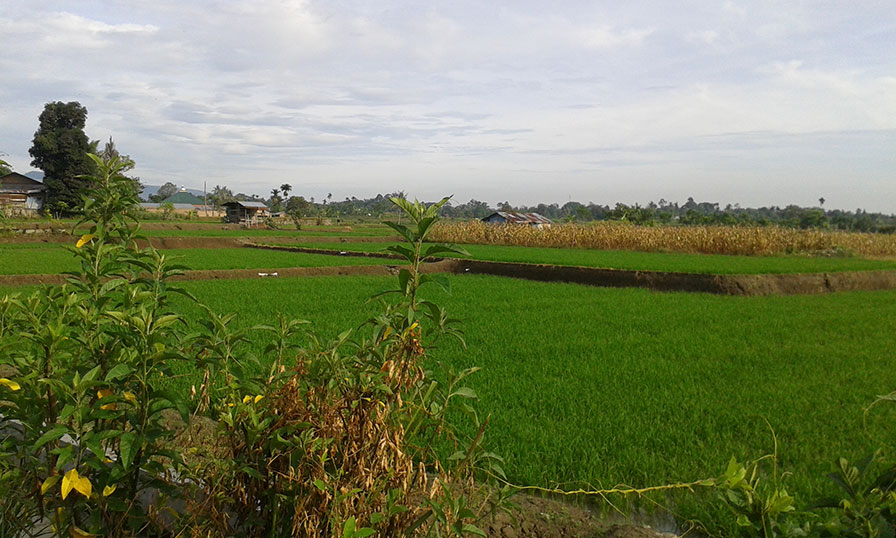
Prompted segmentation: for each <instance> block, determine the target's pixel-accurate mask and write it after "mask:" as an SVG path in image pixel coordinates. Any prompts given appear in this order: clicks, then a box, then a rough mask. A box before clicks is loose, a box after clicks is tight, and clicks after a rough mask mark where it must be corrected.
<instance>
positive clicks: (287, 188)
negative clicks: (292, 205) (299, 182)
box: [280, 183, 292, 200]
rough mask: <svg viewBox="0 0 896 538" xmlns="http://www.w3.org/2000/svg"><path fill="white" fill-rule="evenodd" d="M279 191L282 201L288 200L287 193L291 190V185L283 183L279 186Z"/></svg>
mask: <svg viewBox="0 0 896 538" xmlns="http://www.w3.org/2000/svg"><path fill="white" fill-rule="evenodd" d="M280 190H281V191H282V192H283V199H284V200H289V191H291V190H292V185H290V184H289V183H284V184H283V185H280Z"/></svg>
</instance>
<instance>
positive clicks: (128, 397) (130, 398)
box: [121, 391, 137, 405]
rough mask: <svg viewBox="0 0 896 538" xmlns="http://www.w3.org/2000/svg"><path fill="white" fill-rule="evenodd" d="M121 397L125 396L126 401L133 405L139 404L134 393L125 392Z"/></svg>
mask: <svg viewBox="0 0 896 538" xmlns="http://www.w3.org/2000/svg"><path fill="white" fill-rule="evenodd" d="M121 395H122V396H124V399H125V400H127V401H129V402H131V403H132V404H134V405H136V404H137V397H136V396H134V393H133V392H128V391H124V392H123V393H121Z"/></svg>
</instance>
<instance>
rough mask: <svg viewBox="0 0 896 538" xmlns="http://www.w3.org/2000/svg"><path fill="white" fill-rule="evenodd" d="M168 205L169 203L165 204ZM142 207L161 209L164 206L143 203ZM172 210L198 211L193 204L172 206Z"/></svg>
mask: <svg viewBox="0 0 896 538" xmlns="http://www.w3.org/2000/svg"><path fill="white" fill-rule="evenodd" d="M165 203H166V204H167V203H168V202H165ZM140 207H142V208H143V209H159V208H161V207H162V204H153V203H148V202H143V203H141V204H140ZM171 208H172V209H196V206H195V205H193V204H171Z"/></svg>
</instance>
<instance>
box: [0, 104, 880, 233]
mask: <svg viewBox="0 0 896 538" xmlns="http://www.w3.org/2000/svg"><path fill="white" fill-rule="evenodd" d="M86 122H87V109H86V108H85V107H83V106H82V105H81V104H80V103H78V102H77V101H73V102H70V103H63V102H58V101H57V102H52V103H47V104H46V105H45V106H44V110H43V112H42V113H41V115H40V117H39V127H38V129H37V131H36V132H35V133H34V140H33V143H32V147H31V149H30V150H29V153H30V155H31V157H32V158H33V160H32V161H31V165H32V166H35V167H37V168H39V169H41V170H43V172H44V185H45V186H46V187H47V208H48V209H49V210H50V211H51V212H52V213H53V214H54V215H57V216H58V215H64V214H67V213H70V212H71V210H72V209H73V208H75V207H76V206H77V205H78V203H79V202H80V196H81V193H82V192H84V190H85V189H86V188H87V187H88V185H87V182H88V181H89V180H88V179H85V178H86V177H89V176H90V175H92V174H93V173H94V166H95V164H94V163H93V161H91V160H90V159H88V158H87V154H88V153H95V154H100V156H101V157H104V158H111V157H113V156H115V157H118V158H119V159H120V160H122V161H123V162H124V163H125V164H124V166H123V172H128V171H130V170H131V169H133V167H134V161H133V160H132V159H131V158H130V157H129V156H127V155H120V154H119V152H118V149H117V148H116V147H115V142H114V141H113V140H112V138H111V137H110V138H109V140H108V142H106V143H105V145H104V146H103V149H102V150H99V144H100V142H99V141H98V140H93V141H91V140H90V139H89V138H88V137H87V135H86V134H85V133H84V127H85V125H86ZM10 171H11V169H10V168H9V167H8V166H7V165H4V164H0V175H3V174H6V173H9V172H10ZM129 179H130V180H131V181H132V182H133V187H134V189H135V190H136V192H138V193H139V192H141V191H142V188H143V187H142V185H141V183H140V178H138V177H130V178H129ZM177 191H178V187H177V185H175V184H174V183H171V182H168V183H165V184H164V185H162V186H161V187H160V188H159V190H158V192H157V193H156V194H154V195H151V196H149V197H147V198H146V199H147V200H149V201H153V202H161V201H163V200H165V199H166V198H168V197H170V196H171V195H173V194H175V193H176V192H177ZM292 192H293V187H292V185H290V184H288V183H284V184H281V185H280V186H279V187H275V188H273V189H272V190H271V195H270V196H269V197H268V198H263V197H261V196H259V195H257V194H245V193H242V192H237V193H234V192H233V191H232V190H231V189H230V188H229V187H227V186H223V185H216V186H215V187H214V188H213V189H212V190H211V192H209V193H208V196H207V199H208V203H209V205H211V206H213V207H221V206H222V205H223V204H225V203H227V202H232V201H255V202H264V203H265V204H267V205H268V207H270V208H271V210H272V211H273V212H282V213H285V214H287V215H289V216H290V217H292V218H294V219H298V218H305V217H327V218H340V217H343V218H345V217H366V216H369V217H376V218H380V217H383V216H385V215H387V214H389V213H390V212H394V211H395V209H394V205H393V204H392V203H391V202H390V201H389V199H390V198H392V197H398V198H404V197H405V193H404V192H401V191H399V192H393V193H387V194H378V195H376V196H375V197H372V198H356V197H354V196H352V197H346V198H345V199H344V200H334V199H333V195H332V193H329V194H327V196H326V197H325V198H323V199H321V200H315V199H314V197H310V198H305V197H304V196H300V195H293V196H291V193H292ZM818 202H819V205H818V206H816V207H800V206H797V205H788V206H785V207H779V206H770V207H760V208H748V207H740V205H739V204H734V205H733V206H732V205H731V204H729V205H727V206H725V207H720V205H719V204H718V203H714V202H697V201H695V200H694V199H693V198H688V199H687V201H686V202H685V203H683V204H679V203H677V202H667V201H666V200H663V199H661V200H660V201H659V202H658V203H655V202H650V203H649V204H647V205H645V206H641V205H639V204H634V205H627V204H623V203H616V204H615V205H614V206H613V207H610V206H609V205H601V204H595V203H593V202H591V203H588V204H587V205H586V204H583V203H580V202H574V201H570V202H567V203H565V204H563V205H559V204H556V203H554V204H544V203H541V204H537V205H534V206H525V205H522V206H513V205H511V204H510V203H509V202H507V201H504V202H499V203H497V204H496V205H495V206H494V207H493V206H491V205H489V204H488V203H487V202H483V201H480V200H475V199H472V200H470V201H469V202H465V203H451V202H449V203H446V204H445V205H443V206H442V207H441V209H440V215H441V216H442V217H445V218H465V219H469V218H482V217H486V216H488V215H490V214H491V213H493V212H495V211H520V212H533V213H539V214H541V215H542V216H545V217H547V218H549V219H551V220H554V221H561V222H589V221H596V220H598V221H599V220H617V221H625V222H631V223H633V224H639V225H647V226H650V225H656V224H683V225H687V224H692V225H693V224H701V225H707V224H709V225H758V226H767V225H779V226H789V227H798V228H831V229H839V230H850V231H862V232H880V233H894V232H896V215H886V214H883V213H869V212H867V211H865V210H863V209H856V210H855V211H843V210H840V209H834V210H826V209H824V203H825V199H824V198H819V199H818Z"/></svg>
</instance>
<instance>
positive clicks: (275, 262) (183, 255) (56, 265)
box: [0, 245, 383, 275]
mask: <svg viewBox="0 0 896 538" xmlns="http://www.w3.org/2000/svg"><path fill="white" fill-rule="evenodd" d="M10 247H12V248H5V247H4V248H0V255H2V258H0V274H5V275H10V274H59V273H63V272H65V271H75V270H77V269H78V268H79V265H78V262H77V259H76V258H75V257H74V256H73V255H72V253H70V252H69V251H67V250H66V249H64V248H61V247H59V246H54V247H47V248H21V246H20V245H10ZM162 252H163V253H164V254H165V255H166V256H169V257H171V258H176V260H177V263H179V264H181V265H186V266H187V267H189V268H190V269H195V270H205V269H258V268H269V269H279V268H285V267H335V266H343V265H381V264H382V263H383V260H378V259H373V258H371V259H366V258H356V257H342V258H336V257H333V256H327V255H325V254H304V253H299V252H285V251H278V250H261V249H252V248H190V249H171V250H164V251H162Z"/></svg>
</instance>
